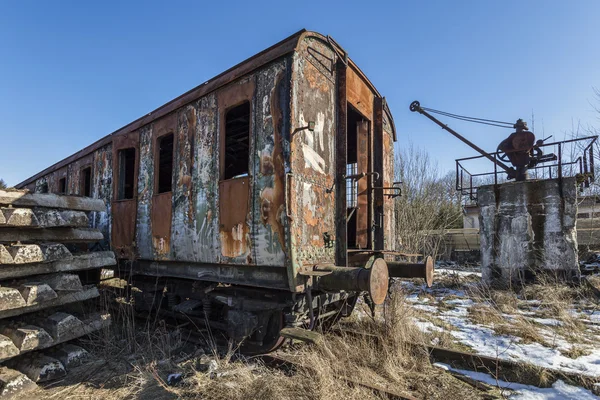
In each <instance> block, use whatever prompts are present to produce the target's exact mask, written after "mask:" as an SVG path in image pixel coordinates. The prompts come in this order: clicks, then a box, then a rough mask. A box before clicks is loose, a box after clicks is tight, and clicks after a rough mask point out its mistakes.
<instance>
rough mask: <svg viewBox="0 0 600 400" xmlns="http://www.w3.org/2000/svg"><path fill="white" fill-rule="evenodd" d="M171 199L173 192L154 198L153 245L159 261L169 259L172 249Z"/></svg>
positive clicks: (157, 195)
mask: <svg viewBox="0 0 600 400" xmlns="http://www.w3.org/2000/svg"><path fill="white" fill-rule="evenodd" d="M155 187H156V186H155ZM171 198H172V195H171V192H166V193H160V194H156V195H154V196H153V197H152V244H153V247H154V251H155V253H156V256H157V257H158V258H159V259H161V258H167V257H168V255H169V250H170V249H171V210H172V206H173V204H172V202H171Z"/></svg>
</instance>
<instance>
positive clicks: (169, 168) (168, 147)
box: [157, 133, 174, 193]
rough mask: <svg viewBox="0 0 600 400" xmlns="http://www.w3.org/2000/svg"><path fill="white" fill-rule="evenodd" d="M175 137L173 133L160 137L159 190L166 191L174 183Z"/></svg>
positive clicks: (159, 191) (169, 189) (170, 188)
mask: <svg viewBox="0 0 600 400" xmlns="http://www.w3.org/2000/svg"><path fill="white" fill-rule="evenodd" d="M173 138H174V135H173V134H172V133H170V134H168V135H165V136H161V137H160V138H158V165H157V167H158V172H157V175H158V188H157V189H158V191H157V193H166V192H170V191H171V190H172V185H173V183H172V182H173Z"/></svg>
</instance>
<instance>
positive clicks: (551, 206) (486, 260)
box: [477, 178, 579, 285]
mask: <svg viewBox="0 0 600 400" xmlns="http://www.w3.org/2000/svg"><path fill="white" fill-rule="evenodd" d="M477 196H478V203H479V207H480V210H481V214H480V217H479V226H480V230H479V235H480V242H481V264H482V272H483V279H484V280H485V281H487V282H489V283H492V284H498V285H508V284H509V283H511V282H512V283H517V282H521V281H523V280H530V279H532V278H533V277H534V276H535V275H536V273H538V272H540V271H545V272H550V273H551V275H552V276H559V277H568V278H570V277H573V276H578V274H579V269H578V257H577V231H576V228H575V223H576V216H577V185H576V180H575V178H563V179H562V183H561V182H559V180H558V179H548V180H539V181H526V182H511V183H504V184H502V185H499V186H497V187H495V186H494V185H489V186H482V187H480V188H479V189H478V194H477Z"/></svg>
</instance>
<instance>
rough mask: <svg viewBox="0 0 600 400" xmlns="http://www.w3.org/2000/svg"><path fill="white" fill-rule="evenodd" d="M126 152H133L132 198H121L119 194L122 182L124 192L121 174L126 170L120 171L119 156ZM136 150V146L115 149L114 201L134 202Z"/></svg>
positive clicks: (135, 194)
mask: <svg viewBox="0 0 600 400" xmlns="http://www.w3.org/2000/svg"><path fill="white" fill-rule="evenodd" d="M127 150H133V171H132V174H133V177H132V178H133V183H132V188H131V191H132V196H131V197H121V196H120V193H121V182H123V186H122V188H123V192H124V191H125V183H124V180H123V172H124V171H125V170H126V169H122V166H121V154H123V153H124V152H125V151H127ZM138 152H139V150H138V148H137V147H136V146H129V147H122V148H119V149H117V151H116V153H117V174H116V175H117V181H116V182H115V201H129V200H135V199H136V196H137V193H136V191H137V182H136V181H137V171H136V169H137V157H138Z"/></svg>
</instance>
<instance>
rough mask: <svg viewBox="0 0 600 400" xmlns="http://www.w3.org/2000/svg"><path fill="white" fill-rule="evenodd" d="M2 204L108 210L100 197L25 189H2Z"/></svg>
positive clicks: (0, 200)
mask: <svg viewBox="0 0 600 400" xmlns="http://www.w3.org/2000/svg"><path fill="white" fill-rule="evenodd" d="M0 204H2V205H13V206H20V207H48V208H64V209H70V210H79V211H106V205H105V204H104V202H103V201H102V200H100V199H92V198H89V197H79V196H59V195H56V194H50V193H47V194H42V193H28V192H26V191H23V190H10V191H8V190H0Z"/></svg>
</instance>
